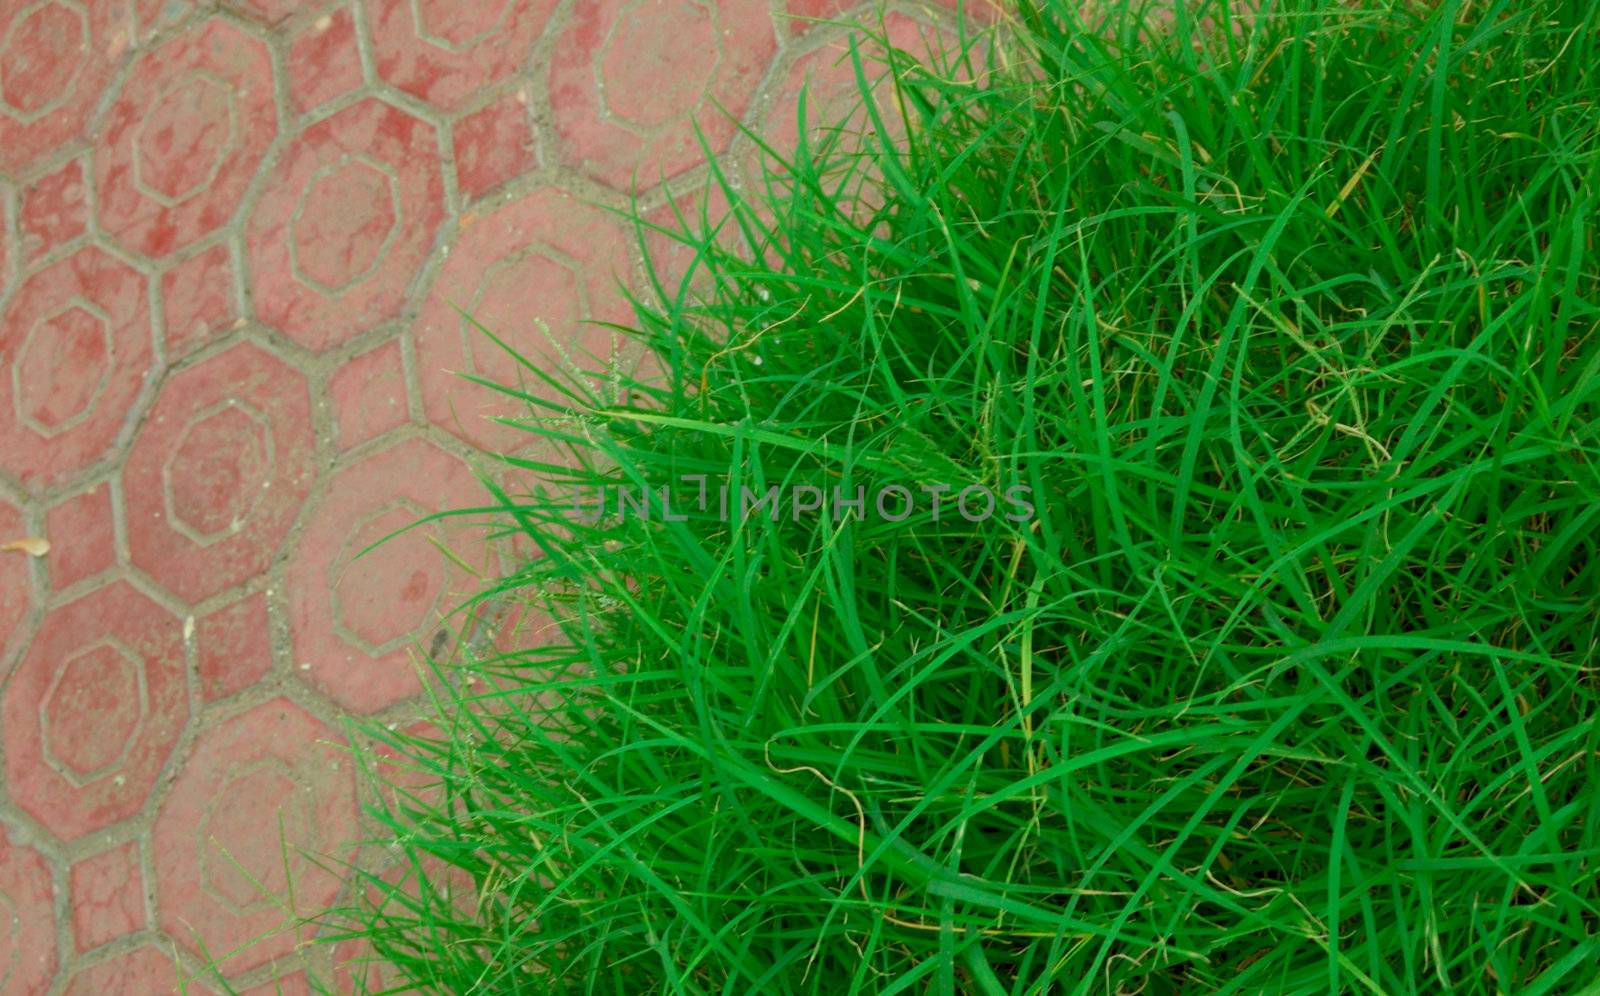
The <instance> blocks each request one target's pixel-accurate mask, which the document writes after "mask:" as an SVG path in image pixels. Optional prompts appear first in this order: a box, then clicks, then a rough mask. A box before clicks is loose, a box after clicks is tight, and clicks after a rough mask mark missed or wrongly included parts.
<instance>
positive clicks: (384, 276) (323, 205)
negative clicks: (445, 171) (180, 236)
mask: <svg viewBox="0 0 1600 996" xmlns="http://www.w3.org/2000/svg"><path fill="white" fill-rule="evenodd" d="M443 221H444V185H443V183H442V181H441V180H440V170H439V147H438V135H437V134H436V132H435V129H434V126H433V125H431V124H429V123H428V122H426V121H423V120H422V119H421V118H417V117H414V116H412V115H411V114H410V113H409V112H406V111H403V110H401V109H399V108H398V107H395V106H393V105H391V104H385V103H382V102H380V101H377V100H373V99H367V100H364V101H362V102H361V103H358V104H355V105H353V106H351V107H347V108H345V109H344V110H342V111H340V112H338V113H337V114H335V115H333V116H332V117H329V118H325V119H323V120H322V121H319V122H317V123H316V124H314V125H311V126H310V127H309V128H307V129H306V130H305V131H304V132H302V133H301V134H300V135H299V136H298V137H297V138H296V139H295V141H294V144H293V145H291V146H290V147H289V148H288V149H286V150H285V151H284V152H283V154H282V155H281V156H280V157H279V159H278V163H277V166H276V168H275V169H274V170H273V171H272V173H271V175H270V177H269V178H268V181H267V187H266V190H265V192H264V193H263V194H262V195H261V200H260V202H259V203H257V204H256V208H255V212H254V213H253V214H252V215H251V218H250V223H249V226H248V228H247V232H246V241H247V245H248V251H249V256H250V276H251V279H252V282H253V284H254V289H255V304H256V313H257V316H258V317H259V318H260V319H261V320H262V321H263V322H265V323H267V324H268V325H271V326H273V327H274V328H276V329H278V330H279V331H281V332H283V333H284V334H285V335H287V336H289V338H291V339H293V340H295V341H296V342H298V343H300V344H301V345H303V346H306V347H307V348H310V349H326V348H327V347H329V346H332V345H336V344H338V343H341V342H344V341H345V340H347V339H350V338H352V337H354V336H356V335H359V334H360V333H362V332H365V331H367V330H368V329H371V328H373V327H374V326H376V325H378V324H380V323H382V322H384V321H386V320H388V319H392V318H396V317H398V316H399V314H400V310H401V306H402V305H403V304H404V303H405V299H406V292H407V289H408V288H409V287H410V285H411V282H412V281H413V280H414V279H415V278H416V275H417V271H418V270H419V269H420V268H421V267H422V264H423V263H424V262H425V261H426V260H427V258H428V255H429V252H430V251H431V250H432V248H433V241H434V236H435V235H436V234H437V232H438V229H439V225H440V224H441V223H442V222H443Z"/></svg>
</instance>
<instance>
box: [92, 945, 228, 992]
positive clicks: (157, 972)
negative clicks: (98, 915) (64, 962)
mask: <svg viewBox="0 0 1600 996" xmlns="http://www.w3.org/2000/svg"><path fill="white" fill-rule="evenodd" d="M177 992H184V993H194V994H197V996H206V994H209V993H210V992H211V990H210V989H207V988H206V987H205V986H202V985H197V984H196V983H194V982H190V981H188V976H187V974H180V973H179V971H178V962H177V958H176V957H175V955H174V954H173V952H171V951H163V950H161V949H160V948H158V947H156V946H155V945H153V944H146V945H143V946H142V947H137V948H134V949H133V950H132V951H124V952H122V953H120V954H116V955H112V956H111V957H110V958H107V959H106V960H104V961H101V962H96V963H95V964H93V965H90V966H89V967H88V968H82V969H79V970H78V971H76V972H74V973H73V974H72V977H71V978H70V979H68V980H67V988H66V989H65V990H64V992H63V994H62V996H107V994H109V993H129V994H133V993H141V994H149V996H157V994H161V996H165V994H167V993H177Z"/></svg>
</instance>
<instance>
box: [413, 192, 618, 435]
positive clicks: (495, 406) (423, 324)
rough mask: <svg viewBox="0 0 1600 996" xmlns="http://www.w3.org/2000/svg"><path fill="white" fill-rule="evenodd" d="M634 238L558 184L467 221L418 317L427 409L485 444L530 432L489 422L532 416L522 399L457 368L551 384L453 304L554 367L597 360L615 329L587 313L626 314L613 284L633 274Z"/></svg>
mask: <svg viewBox="0 0 1600 996" xmlns="http://www.w3.org/2000/svg"><path fill="white" fill-rule="evenodd" d="M464 224H465V222H464ZM632 238H633V235H632V233H631V232H629V231H628V230H627V229H626V228H625V227H624V226H623V225H622V224H621V223H620V222H618V221H617V220H616V219H615V218H613V217H612V216H610V215H608V214H606V213H605V212H603V211H601V210H600V209H598V208H594V207H590V206H588V205H586V204H584V203H582V202H581V201H579V200H577V199H576V198H574V197H573V196H572V195H570V194H568V193H566V192H565V191H562V190H558V189H554V188H546V189H543V190H539V191H536V192H534V193H532V194H528V195H527V196H525V197H522V198H520V199H518V200H515V201H512V202H510V203H509V204H506V205H504V206H502V207H500V208H498V209H496V210H495V211H494V212H492V213H490V214H487V215H484V216H483V217H480V218H476V219H473V220H472V221H471V224H470V225H466V230H465V231H464V232H462V234H461V236H460V238H459V239H458V240H457V242H456V246H455V249H454V250H452V252H451V253H450V257H449V259H448V260H447V261H446V262H445V265H444V267H443V269H442V270H441V271H440V274H439V277H438V279H437V280H436V281H435V282H434V285H433V290H432V292H431V293H430V294H429V296H428V300H427V303H426V304H425V305H424V306H423V308H422V311H421V312H420V313H419V315H418V317H417V324H416V326H415V335H416V345H417V369H418V374H419V377H420V379H421V381H422V398H423V405H424V409H425V411H426V412H427V415H428V418H429V420H430V421H432V422H434V423H435V424H437V425H441V426H443V427H445V428H447V429H449V430H450V431H451V432H453V433H455V434H456V435H458V436H460V437H461V438H463V439H465V440H467V441H469V442H472V443H476V444H477V445H479V446H482V447H486V448H488V449H493V450H502V451H504V450H511V449H516V448H518V447H520V446H522V445H525V444H526V443H528V442H530V439H529V438H528V434H527V433H526V432H523V431H519V430H517V429H513V428H510V427H507V426H504V425H499V424H496V423H494V422H490V421H489V418H490V417H492V416H505V415H512V416H515V415H526V414H527V409H526V407H525V406H519V405H518V404H517V403H516V402H515V401H514V400H512V399H510V398H508V397H506V396H505V395H504V394H501V393H499V392H497V391H493V390H490V389H489V388H485V387H480V386H478V385H476V384H472V383H469V382H467V381H465V380H463V379H462V378H461V377H460V376H458V375H457V372H461V373H471V374H477V375H478V376H480V377H485V378H488V379H491V380H494V381H496V382H498V383H502V384H510V385H522V386H525V387H528V388H529V389H530V390H532V391H533V392H534V393H539V394H549V393H550V392H549V391H548V389H547V388H546V387H545V385H543V384H540V383H538V382H537V381H534V380H533V378H531V377H530V376H529V375H528V372H527V371H526V370H525V369H524V368H523V367H521V366H520V365H519V364H518V363H517V361H516V360H514V359H512V358H511V357H510V356H508V355H507V354H506V353H505V351H504V350H502V349H501V348H500V347H499V346H496V345H495V344H494V343H493V342H492V341H490V340H489V339H488V337H486V336H485V335H484V334H483V333H482V332H481V331H479V330H478V329H477V328H475V327H474V326H473V325H472V323H471V322H469V321H467V320H465V319H463V318H462V317H461V316H460V315H459V314H458V313H457V312H456V310H455V309H456V308H457V307H460V308H462V309H464V310H465V311H466V312H467V313H468V314H470V315H472V316H473V317H474V318H475V319H476V320H477V321H478V322H479V323H481V324H482V325H483V326H484V328H486V329H488V330H489V331H490V332H492V333H494V334H495V335H496V336H498V337H499V338H501V339H502V340H504V341H505V342H506V343H507V344H508V345H510V346H511V347H513V348H514V349H516V350H517V351H518V352H519V353H521V354H522V355H523V356H525V357H527V358H528V359H529V360H530V361H533V362H536V363H538V362H541V361H542V362H543V363H544V365H545V368H546V369H548V370H550V371H551V372H553V373H560V372H563V371H571V370H574V369H579V370H593V369H596V368H597V367H598V366H599V365H600V363H601V362H603V361H604V360H605V359H606V358H607V357H608V356H609V355H610V352H611V348H612V341H613V338H614V333H612V332H611V331H610V330H609V329H603V328H598V327H596V326H594V325H592V324H586V323H585V320H586V319H592V320H595V321H609V322H625V321H626V320H627V319H628V318H629V311H628V308H627V307H626V303H625V302H624V301H623V300H622V298H621V296H620V295H619V294H618V292H617V283H618V281H619V280H625V279H626V278H627V275H628V265H629V264H628V258H629V257H628V252H627V250H628V246H629V244H630V240H631V239H632ZM591 357H593V358H591Z"/></svg>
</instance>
